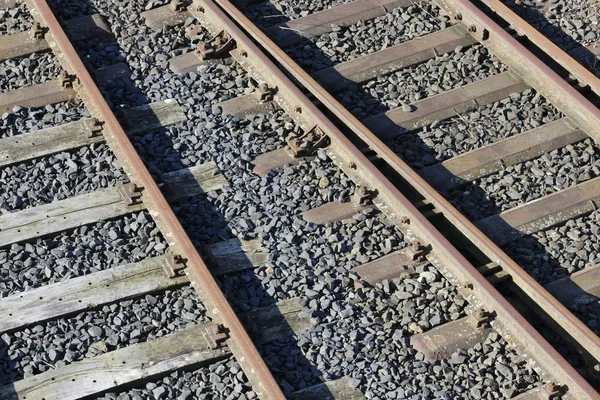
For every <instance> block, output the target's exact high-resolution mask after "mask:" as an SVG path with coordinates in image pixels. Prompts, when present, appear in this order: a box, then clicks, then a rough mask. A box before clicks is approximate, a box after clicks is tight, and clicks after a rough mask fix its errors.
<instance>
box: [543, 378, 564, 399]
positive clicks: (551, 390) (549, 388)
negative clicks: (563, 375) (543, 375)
mask: <svg viewBox="0 0 600 400" xmlns="http://www.w3.org/2000/svg"><path fill="white" fill-rule="evenodd" d="M544 389H546V392H547V394H548V397H547V398H548V400H560V399H562V391H561V389H560V387H559V386H558V385H556V384H555V383H554V382H548V383H547V384H546V386H545V387H544Z"/></svg>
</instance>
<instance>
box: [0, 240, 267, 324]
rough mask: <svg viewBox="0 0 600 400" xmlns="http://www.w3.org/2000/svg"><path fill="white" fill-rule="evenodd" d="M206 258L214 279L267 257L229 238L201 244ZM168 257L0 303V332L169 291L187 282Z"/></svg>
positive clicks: (255, 247) (254, 247) (253, 242)
mask: <svg viewBox="0 0 600 400" xmlns="http://www.w3.org/2000/svg"><path fill="white" fill-rule="evenodd" d="M205 250H206V251H207V252H209V253H211V254H213V255H214V254H217V256H214V257H212V258H211V259H210V262H209V264H210V267H211V272H212V273H213V275H216V276H219V275H224V274H229V273H236V272H241V271H244V270H246V269H249V268H254V267H256V266H258V265H260V264H262V263H264V262H265V261H266V259H267V256H268V253H266V252H264V251H263V250H261V249H260V241H259V240H251V241H246V240H238V239H230V240H226V241H224V242H219V243H215V244H211V245H208V246H205ZM177 267H178V263H177V260H175V258H174V256H173V255H172V254H166V255H163V256H159V257H153V258H149V259H146V260H143V261H140V262H137V263H131V264H124V265H121V266H118V267H115V268H111V269H107V270H103V271H99V272H96V273H94V274H90V275H86V276H81V277H77V278H73V279H69V280H67V281H63V282H57V283H53V284H50V285H46V286H42V287H40V288H36V289H31V290H28V291H26V292H22V293H16V294H13V295H10V296H8V297H6V298H4V299H1V300H0V314H1V315H2V316H3V317H2V319H0V332H6V331H10V330H15V329H20V328H23V327H25V326H28V325H32V324H39V323H42V322H44V321H48V320H51V319H55V318H59V317H62V318H64V317H67V316H70V315H72V314H75V313H78V312H82V311H86V310H91V309H96V308H99V307H101V306H103V305H105V304H110V303H114V302H116V301H122V300H127V299H130V298H134V297H139V296H143V295H145V294H149V293H155V292H160V291H163V290H166V289H172V288H175V287H178V286H181V285H184V284H187V283H189V279H188V277H187V276H186V275H185V274H182V273H181V272H182V271H179V272H178V275H175V276H169V275H168V274H167V271H172V270H174V269H176V268H177Z"/></svg>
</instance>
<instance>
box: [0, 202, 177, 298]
mask: <svg viewBox="0 0 600 400" xmlns="http://www.w3.org/2000/svg"><path fill="white" fill-rule="evenodd" d="M166 248H167V245H166V243H165V241H164V240H163V239H162V236H161V235H160V233H159V231H158V228H156V227H155V225H154V223H153V222H152V220H151V218H150V216H149V215H148V214H147V213H146V212H139V213H137V214H132V215H130V216H127V217H125V218H122V219H118V220H115V221H108V222H99V223H96V224H93V225H89V226H83V227H81V228H77V229H76V230H75V231H73V232H72V233H61V234H59V235H56V236H54V237H50V238H45V239H37V240H36V241H35V242H32V243H26V244H13V245H12V246H11V247H10V248H5V249H0V265H2V269H0V296H1V297H4V296H7V295H9V294H13V293H16V292H22V291H24V290H28V289H30V288H35V287H39V286H42V285H45V284H48V283H52V282H59V281H64V280H66V279H69V278H72V277H77V276H82V275H86V274H89V273H93V272H96V271H101V270H105V269H108V268H111V267H114V266H118V265H122V264H126V263H129V262H136V261H140V260H143V259H145V258H147V257H153V256H158V255H161V254H163V253H164V252H165V251H166Z"/></svg>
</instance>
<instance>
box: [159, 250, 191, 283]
mask: <svg viewBox="0 0 600 400" xmlns="http://www.w3.org/2000/svg"><path fill="white" fill-rule="evenodd" d="M186 266H187V265H186V264H185V259H183V258H182V257H181V256H180V255H176V254H173V255H172V256H171V257H168V258H166V259H165V260H164V261H163V262H162V267H163V269H164V270H165V273H166V274H167V276H168V277H169V278H175V277H176V276H180V275H181V271H183V270H184V269H185V268H186Z"/></svg>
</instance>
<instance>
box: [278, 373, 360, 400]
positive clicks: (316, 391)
mask: <svg viewBox="0 0 600 400" xmlns="http://www.w3.org/2000/svg"><path fill="white" fill-rule="evenodd" d="M364 399H366V397H365V395H363V394H362V393H361V391H360V390H358V389H352V388H351V387H350V379H349V378H348V377H347V376H345V377H343V378H339V379H335V380H333V381H327V382H323V383H321V384H319V385H315V386H311V387H308V388H306V389H302V390H298V391H297V392H294V393H292V394H291V395H290V400H364Z"/></svg>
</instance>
